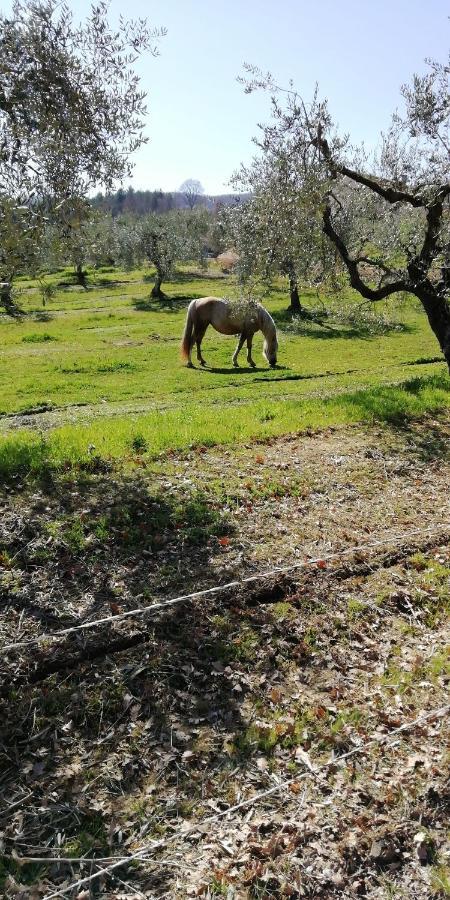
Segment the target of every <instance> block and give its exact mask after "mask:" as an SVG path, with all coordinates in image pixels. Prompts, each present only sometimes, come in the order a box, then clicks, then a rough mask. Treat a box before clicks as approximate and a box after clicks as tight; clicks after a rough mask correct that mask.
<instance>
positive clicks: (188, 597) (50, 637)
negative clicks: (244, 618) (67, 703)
mask: <svg viewBox="0 0 450 900" xmlns="http://www.w3.org/2000/svg"><path fill="white" fill-rule="evenodd" d="M446 528H450V523H448V522H443V523H441V524H439V525H434V526H432V527H430V528H416V529H414V530H413V531H408V532H406V533H403V534H394V535H391V537H387V538H384V539H383V540H380V541H372V542H371V543H368V544H358V545H357V546H355V547H348V548H346V549H343V550H337V551H336V552H335V553H328V554H325V555H323V556H317V557H315V558H314V559H307V560H303V561H302V562H299V563H293V564H291V565H289V566H277V567H275V568H273V569H269V570H267V571H266V572H259V573H257V574H256V575H248V576H247V577H246V578H242V579H240V580H239V579H237V580H235V581H228V582H227V583H226V584H219V585H215V586H214V587H211V588H204V589H203V590H201V591H193V592H192V593H191V594H181V595H180V596H179V597H173V598H172V599H171V600H164V601H163V602H162V603H152V604H150V605H149V606H139V607H137V608H136V609H129V610H127V612H124V613H119V614H118V615H112V616H105V617H104V618H102V619H93V620H92V621H89V622H82V623H81V624H80V625H72V626H71V627H70V628H63V629H61V631H55V632H52V633H50V634H46V633H44V634H41V635H39V636H38V637H35V638H30V639H29V640H27V641H16V642H15V643H13V644H6V645H5V646H4V647H3V653H7V652H9V651H10V650H16V649H20V648H21V647H30V646H33V645H36V644H43V643H45V642H46V641H54V640H58V639H59V638H62V637H66V636H67V635H68V634H74V633H75V632H77V631H86V630H87V629H89V628H95V627H96V626H97V625H106V624H108V623H109V622H120V621H122V620H123V619H129V618H132V617H133V618H134V617H137V616H143V615H147V614H149V615H151V614H152V613H155V612H158V611H159V610H161V609H167V608H168V607H170V606H176V605H177V604H178V603H186V602H187V601H192V600H197V599H199V598H200V597H207V596H211V595H212V594H218V593H220V591H227V590H230V589H231V588H239V587H242V586H243V585H244V584H250V583H251V582H254V581H261V580H262V579H264V578H270V577H271V576H272V575H282V574H285V573H287V572H294V571H295V570H298V569H306V568H308V567H309V566H314V565H318V564H319V563H321V562H329V561H330V560H333V559H340V558H341V557H342V556H350V555H351V554H352V553H360V552H361V551H362V550H370V549H372V548H373V547H380V546H383V545H385V544H392V543H394V542H396V541H397V540H399V539H401V538H403V539H408V538H410V537H413V536H414V535H418V534H429V533H433V532H435V531H442V530H444V529H446Z"/></svg>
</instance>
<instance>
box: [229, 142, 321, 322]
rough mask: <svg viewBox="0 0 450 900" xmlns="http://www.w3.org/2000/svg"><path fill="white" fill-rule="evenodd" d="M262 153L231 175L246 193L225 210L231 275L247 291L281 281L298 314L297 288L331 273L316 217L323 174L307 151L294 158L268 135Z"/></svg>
mask: <svg viewBox="0 0 450 900" xmlns="http://www.w3.org/2000/svg"><path fill="white" fill-rule="evenodd" d="M256 143H257V144H258V146H259V147H260V149H261V150H262V154H261V156H260V157H257V158H255V159H254V160H253V162H252V164H251V165H250V166H248V167H247V166H242V167H241V169H240V170H239V172H238V173H237V174H236V175H235V176H234V179H233V183H234V186H235V187H236V188H238V189H240V190H244V191H246V192H248V193H250V198H249V199H245V200H243V201H240V202H238V203H237V204H236V205H235V206H234V207H231V208H230V209H229V210H228V211H226V219H227V225H228V229H229V236H230V242H231V243H232V245H233V246H234V247H235V249H236V251H237V253H238V257H239V258H238V262H237V271H238V275H239V278H240V280H241V282H242V283H244V284H246V285H247V287H248V289H249V290H250V291H251V290H252V289H253V287H254V285H255V283H257V282H258V281H259V280H261V281H262V282H263V283H264V282H267V281H269V280H270V278H271V277H272V276H273V275H276V274H282V275H284V276H286V277H287V279H288V283H289V294H290V311H291V313H292V314H294V315H300V314H302V313H304V311H303V310H302V307H301V304H300V298H299V292H298V287H299V283H300V282H302V283H307V282H308V283H310V284H318V283H321V282H323V281H324V280H325V279H326V278H327V277H329V276H330V275H331V273H332V272H334V267H335V254H334V253H333V252H331V250H330V247H329V244H328V242H327V241H326V239H325V237H324V235H323V231H322V226H321V217H320V211H319V210H320V198H321V196H322V193H323V189H324V183H326V181H324V173H323V171H322V168H321V167H320V166H318V165H317V164H316V163H315V160H314V158H313V157H314V154H313V153H311V150H309V151H307V152H306V154H305V153H299V152H298V151H297V148H296V146H295V145H294V143H293V141H292V140H290V139H289V137H285V136H284V135H283V137H282V140H280V139H279V136H278V135H277V134H276V133H275V132H274V131H273V130H272V131H271V132H270V139H268V134H267V132H266V131H265V132H264V137H263V140H262V141H256Z"/></svg>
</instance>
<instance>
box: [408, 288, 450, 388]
mask: <svg viewBox="0 0 450 900" xmlns="http://www.w3.org/2000/svg"><path fill="white" fill-rule="evenodd" d="M415 293H416V296H417V297H418V298H419V300H420V302H421V304H422V306H423V308H424V310H425V312H426V314H427V318H428V322H429V325H430V328H431V330H432V331H433V333H434V334H435V335H436V338H437V340H438V343H439V346H440V348H441V350H442V352H443V354H444V357H445V361H446V363H447V365H448V369H449V372H450V304H449V302H448V300H447V299H446V298H445V295H444V294H442V293H439V292H438V291H436V290H434V289H433V285H431V284H430V285H428V286H426V287H423V288H417V290H416V291H415Z"/></svg>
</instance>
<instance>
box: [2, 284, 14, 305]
mask: <svg viewBox="0 0 450 900" xmlns="http://www.w3.org/2000/svg"><path fill="white" fill-rule="evenodd" d="M12 305H13V301H12V284H11V282H10V281H0V306H3V307H4V308H5V309H6V310H9V309H11V307H12Z"/></svg>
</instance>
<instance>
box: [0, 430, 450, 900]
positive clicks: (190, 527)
mask: <svg viewBox="0 0 450 900" xmlns="http://www.w3.org/2000/svg"><path fill="white" fill-rule="evenodd" d="M449 438H450V427H449V425H448V423H447V422H445V421H443V420H440V419H438V418H436V419H427V420H423V421H421V422H416V423H410V424H408V425H407V426H405V427H404V428H403V429H399V428H397V429H396V430H392V429H389V428H384V427H383V428H382V427H377V428H373V429H367V428H365V429H362V428H360V427H355V428H346V429H336V430H333V429H329V430H327V431H326V432H321V433H319V434H311V435H302V436H292V437H289V438H282V439H276V440H271V441H268V442H266V443H264V444H249V445H246V446H240V447H233V448H225V449H224V448H214V449H209V448H206V447H197V448H195V449H192V450H191V451H189V452H188V453H186V454H183V455H175V454H165V455H164V456H163V457H161V459H160V460H158V461H156V462H155V463H151V464H146V463H145V461H144V460H143V459H142V458H140V457H139V455H138V454H137V455H136V456H135V458H134V460H133V468H132V470H131V471H130V469H129V468H128V470H127V471H119V470H111V471H107V470H106V471H105V470H103V471H97V472H95V471H94V472H92V471H91V472H84V473H83V472H81V473H80V472H77V473H74V472H67V473H66V474H65V475H64V476H61V477H58V478H55V479H50V480H49V481H48V482H47V483H45V484H44V483H40V484H36V483H35V484H28V483H27V482H23V483H21V484H20V485H19V486H18V485H16V487H15V489H14V490H13V489H12V488H10V489H8V490H5V491H4V493H3V495H2V498H1V523H0V527H1V534H0V589H1V591H2V600H3V603H2V608H1V609H2V614H1V619H0V641H1V645H2V646H3V648H4V650H3V653H2V655H1V661H0V674H1V685H0V696H1V703H2V716H1V726H0V729H1V733H0V765H1V777H2V798H3V799H2V809H1V811H0V817H1V831H2V841H3V851H2V852H3V853H4V856H3V861H2V862H1V863H0V879H3V882H2V888H1V890H2V891H3V893H4V896H7V897H23V898H25V897H26V898H28V897H36V898H42V897H45V896H48V895H50V894H51V893H52V892H53V891H54V890H57V889H60V890H63V891H66V896H68V897H78V898H79V900H82V898H85V897H86V898H87V897H88V896H90V895H91V894H92V896H97V895H99V896H103V897H123V898H126V897H130V898H135V897H136V898H137V897H142V896H144V897H158V898H160V897H167V898H169V897H170V898H184V897H196V896H198V897H215V896H224V897H228V898H230V900H231V898H263V897H276V898H278V897H280V898H281V897H293V898H297V897H319V896H320V897H344V898H351V897H367V898H371V900H372V898H373V900H375V898H388V897H397V896H398V897H408V898H429V897H432V896H435V897H439V896H446V893H445V892H446V890H448V884H449V870H448V862H449V861H448V844H447V843H446V830H445V829H446V827H447V825H448V812H449V806H448V804H449V794H448V785H447V783H446V775H447V771H446V758H445V732H446V727H445V726H446V717H445V713H444V708H445V704H446V703H448V679H449V667H448V604H449V576H450V526H449V522H450V516H449V512H450V502H449V498H450V491H449V488H450V465H449ZM347 550H348V551H351V552H348V553H345V552H344V553H343V555H342V556H341V557H339V558H336V557H334V556H333V554H334V553H336V551H347ZM329 557H330V558H329ZM311 559H314V560H316V562H314V563H313V564H309V565H307V566H306V567H300V564H302V563H303V562H305V561H308V560H311ZM292 565H298V568H297V569H292V570H290V571H288V572H282V573H278V572H276V571H275V572H273V574H272V575H271V576H270V577H267V578H265V579H262V580H255V581H254V582H252V583H248V584H243V585H241V586H237V587H233V588H228V589H226V588H225V589H223V590H222V591H220V592H219V593H217V594H213V595H210V596H207V597H203V598H199V599H196V600H195V601H193V602H184V603H180V604H179V605H177V606H174V607H168V608H167V609H165V610H164V609H163V610H160V611H159V612H158V613H157V614H153V615H150V616H149V615H143V616H137V617H133V618H128V619H127V618H125V619H123V618H120V616H121V614H122V613H124V612H126V611H128V610H133V609H136V608H139V607H144V606H148V605H150V604H151V603H153V602H158V601H159V602H161V601H164V600H165V599H169V598H171V597H174V596H176V595H177V594H184V593H187V592H190V591H194V590H200V589H204V588H208V587H212V586H215V585H219V584H221V585H225V584H226V583H227V582H229V581H231V580H241V579H243V578H245V577H248V576H251V575H253V574H256V573H259V572H262V571H264V570H269V569H277V568H280V567H288V566H292ZM105 616H106V617H112V621H110V622H107V623H104V624H102V625H99V626H96V627H94V628H92V629H88V630H86V631H75V632H73V633H71V634H68V635H67V636H66V637H63V638H60V639H59V640H57V641H55V640H50V639H48V638H47V639H46V640H42V638H43V637H44V636H45V635H49V634H53V633H55V632H58V631H60V630H61V629H64V628H67V627H69V628H70V627H76V626H77V625H79V624H81V623H84V622H87V621H89V620H94V619H95V620H97V619H99V618H103V617H105ZM114 619H116V621H114ZM34 639H39V643H36V644H33V643H32V644H30V645H26V646H16V647H12V648H11V645H12V644H16V643H17V644H23V642H26V641H32V640H34ZM5 648H6V649H5ZM447 718H448V716H447ZM410 723H415V724H412V725H411V726H410V727H409V724H410ZM399 729H400V730H399ZM391 734H392V737H390V735H391ZM259 794H263V796H261V797H259ZM139 848H141V851H142V854H143V856H142V858H141V859H139V860H138V861H135V862H133V863H130V862H128V863H127V862H126V859H125V860H124V863H123V865H122V866H121V867H120V868H117V869H115V870H114V871H111V872H106V873H105V874H104V875H102V876H101V877H99V878H96V879H95V880H94V881H92V882H91V883H88V884H82V885H79V886H78V887H75V888H70V885H71V884H73V883H74V882H76V881H77V880H78V879H83V878H85V877H90V876H91V875H93V874H95V873H96V872H97V871H98V870H99V869H100V868H108V866H109V865H111V864H113V863H114V859H116V858H118V857H128V856H130V855H131V854H133V853H134V852H136V851H137V850H138V849H139ZM58 857H59V858H62V859H63V860H64V861H62V862H61V861H57V858H58ZM24 858H28V859H30V858H32V859H33V860H36V861H35V862H32V863H30V862H29V863H27V864H24V863H22V862H21V860H22V859H24ZM82 858H87V859H88V860H90V861H89V862H82ZM108 858H113V859H110V860H109V859H108ZM99 859H104V860H105V862H103V863H99V862H95V861H94V862H92V860H97V861H98V860H99ZM43 860H46V861H43ZM47 860H48V862H47ZM67 860H72V861H71V862H68V861H67ZM0 883H1V882H0ZM90 892H91V893H90Z"/></svg>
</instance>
